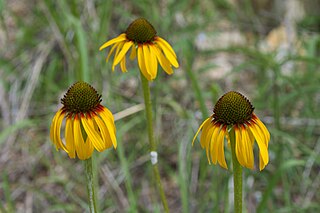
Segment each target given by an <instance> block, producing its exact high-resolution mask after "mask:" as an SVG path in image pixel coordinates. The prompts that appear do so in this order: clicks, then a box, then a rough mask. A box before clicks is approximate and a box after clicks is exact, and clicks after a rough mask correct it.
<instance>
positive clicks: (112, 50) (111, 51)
mask: <svg viewBox="0 0 320 213" xmlns="http://www.w3.org/2000/svg"><path fill="white" fill-rule="evenodd" d="M121 44H122V43H117V44H115V45H113V46H112V47H111V50H110V51H109V53H108V56H107V58H106V62H108V61H109V59H110V56H111V55H112V53H113V52H114V50H115V49H116V48H117V47H118V46H119V45H121ZM122 45H123V44H122Z"/></svg>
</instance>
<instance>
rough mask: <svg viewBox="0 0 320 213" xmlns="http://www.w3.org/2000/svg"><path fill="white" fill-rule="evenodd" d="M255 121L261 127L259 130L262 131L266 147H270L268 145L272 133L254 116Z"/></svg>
mask: <svg viewBox="0 0 320 213" xmlns="http://www.w3.org/2000/svg"><path fill="white" fill-rule="evenodd" d="M254 121H255V122H256V123H257V125H258V126H259V128H260V129H261V130H262V133H263V135H264V137H265V139H266V141H265V142H266V145H267V147H268V144H269V141H270V133H269V131H268V129H267V127H266V126H265V125H264V124H263V123H262V122H261V120H260V119H259V118H258V117H257V116H256V115H254Z"/></svg>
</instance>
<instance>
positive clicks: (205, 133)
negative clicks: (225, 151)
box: [200, 120, 211, 148]
mask: <svg viewBox="0 0 320 213" xmlns="http://www.w3.org/2000/svg"><path fill="white" fill-rule="evenodd" d="M210 124H211V121H210V120H207V122H206V123H205V124H204V125H203V128H202V133H201V137H200V145H201V147H202V148H208V147H209V142H210V140H206V139H207V136H208V130H209V129H210V126H211V125H210Z"/></svg>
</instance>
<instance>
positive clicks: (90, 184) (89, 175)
mask: <svg viewBox="0 0 320 213" xmlns="http://www.w3.org/2000/svg"><path fill="white" fill-rule="evenodd" d="M84 164H85V172H86V179H87V191H88V197H89V208H90V213H96V212H97V205H96V194H95V188H94V180H93V170H92V157H91V158H89V159H87V160H85V161H84Z"/></svg>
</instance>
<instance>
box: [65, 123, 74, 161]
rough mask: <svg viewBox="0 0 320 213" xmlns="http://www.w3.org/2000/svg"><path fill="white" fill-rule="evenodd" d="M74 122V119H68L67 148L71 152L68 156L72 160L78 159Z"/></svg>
mask: <svg viewBox="0 0 320 213" xmlns="http://www.w3.org/2000/svg"><path fill="white" fill-rule="evenodd" d="M72 123H73V121H72V118H70V117H68V118H67V120H66V131H65V138H66V147H67V149H68V151H69V153H68V155H69V157H70V158H75V157H76V148H75V144H74V138H73V124H72Z"/></svg>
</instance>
